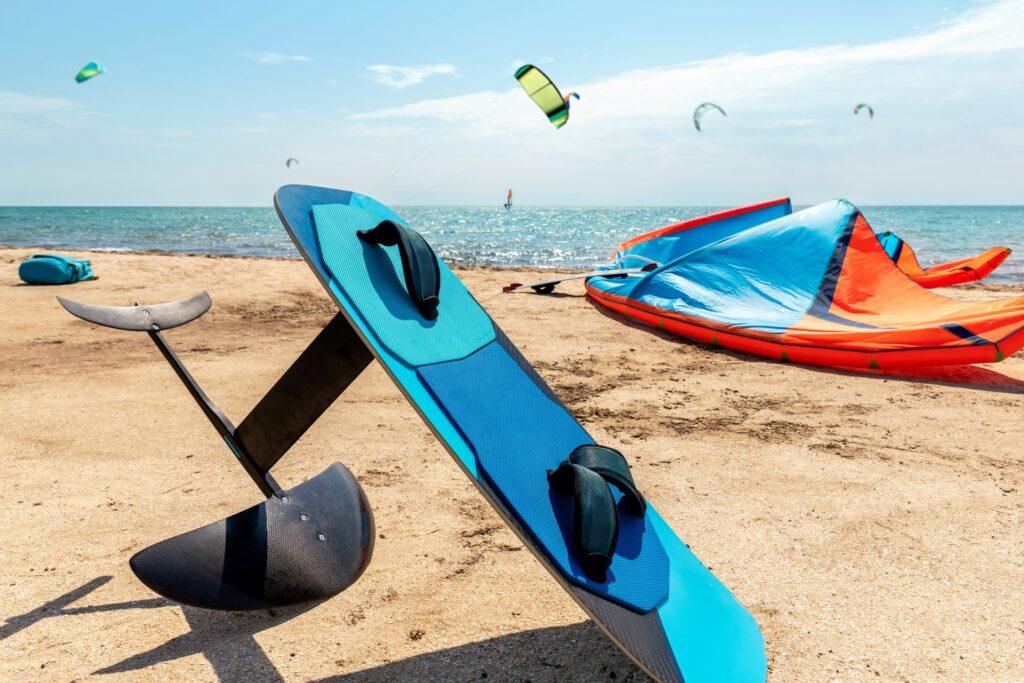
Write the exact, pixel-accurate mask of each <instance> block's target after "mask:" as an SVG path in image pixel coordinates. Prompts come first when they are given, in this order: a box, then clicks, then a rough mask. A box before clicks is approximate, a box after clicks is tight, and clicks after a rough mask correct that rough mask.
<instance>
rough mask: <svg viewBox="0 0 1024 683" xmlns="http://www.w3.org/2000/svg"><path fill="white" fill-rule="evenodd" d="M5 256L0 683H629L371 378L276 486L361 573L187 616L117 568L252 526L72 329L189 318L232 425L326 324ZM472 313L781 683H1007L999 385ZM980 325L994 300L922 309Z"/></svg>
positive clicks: (229, 478) (1016, 464)
mask: <svg viewBox="0 0 1024 683" xmlns="http://www.w3.org/2000/svg"><path fill="white" fill-rule="evenodd" d="M31 253H33V250H25V249H2V250H0V311H2V314H3V316H2V317H3V322H2V324H0V367H2V373H0V463H2V466H3V472H4V480H5V490H6V494H5V496H4V502H3V504H2V505H0V587H2V588H0V590H2V596H3V598H2V600H0V679H4V680H75V679H83V678H87V677H90V676H99V675H111V676H112V677H113V679H114V680H121V679H123V680H217V679H219V680H222V681H237V680H289V681H292V680H295V681H299V680H302V681H305V680H323V679H328V680H330V679H338V680H356V681H378V680H379V681H384V680H395V679H396V678H409V679H419V680H478V679H482V678H485V677H486V678H487V679H488V680H532V681H548V680H558V681H577V680H578V681H593V680H611V679H614V680H616V681H623V680H644V679H645V677H644V675H643V674H642V673H640V672H639V671H638V670H637V669H636V667H635V666H634V665H633V664H632V663H631V662H630V661H629V660H628V659H627V657H626V656H625V655H623V654H622V653H620V652H619V650H618V649H617V648H616V647H615V646H614V645H613V644H612V643H611V642H609V641H607V640H606V639H605V637H604V636H603V635H602V634H601V633H600V632H599V630H598V629H597V628H596V627H595V626H593V625H592V624H590V623H589V621H588V620H587V619H586V617H585V615H584V614H583V613H582V612H581V611H580V610H579V609H578V608H577V607H576V605H575V603H573V601H572V600H571V599H570V598H569V597H568V596H567V595H565V594H564V593H563V591H562V590H561V589H560V588H559V587H558V586H557V585H556V584H555V582H554V581H552V580H551V579H550V577H549V576H548V575H547V573H546V572H545V571H544V570H543V569H542V567H541V566H540V565H539V564H538V563H537V562H536V561H535V560H534V559H533V558H532V557H531V556H530V554H529V553H528V552H527V551H526V550H524V549H523V548H522V546H521V544H520V543H519V541H518V540H517V538H516V537H515V536H514V535H513V534H512V532H511V531H509V530H508V529H506V527H505V526H504V525H503V524H502V522H501V521H500V520H499V518H498V517H497V515H496V514H495V513H494V512H492V510H491V509H490V507H489V506H488V505H487V503H486V502H485V501H484V500H483V499H482V498H481V497H480V496H479V495H478V493H477V492H476V490H475V489H474V488H473V487H472V486H471V484H470V483H469V481H468V480H467V479H466V478H465V477H464V475H463V474H462V473H461V472H460V471H459V469H458V467H456V466H455V464H454V463H453V462H452V461H451V458H450V456H449V455H448V453H447V452H446V451H445V450H444V449H443V448H442V447H441V446H440V445H439V444H438V443H437V442H436V440H435V439H434V437H433V436H432V435H431V434H430V432H429V430H428V429H427V428H426V427H425V426H424V425H423V424H422V423H421V422H420V420H419V418H418V417H417V416H416V414H415V413H414V411H413V409H412V408H411V407H410V406H409V405H408V404H407V403H406V401H405V400H404V399H403V398H402V396H401V395H400V393H399V391H398V390H397V389H396V388H395V387H394V386H393V384H392V383H391V382H390V380H389V379H388V378H387V377H386V375H385V374H384V372H383V371H382V370H381V369H380V368H378V367H376V366H375V365H371V366H370V368H368V369H367V371H365V372H364V373H363V375H362V376H361V377H360V378H359V379H358V380H357V381H356V382H355V383H354V385H353V386H352V387H351V388H350V389H349V391H347V392H346V393H345V394H344V395H343V396H342V398H340V399H339V400H338V401H337V402H336V403H335V405H334V406H333V407H332V408H331V409H330V410H329V411H328V412H327V413H326V414H325V415H324V416H323V417H322V418H321V419H320V420H319V422H317V424H316V425H315V426H314V427H313V428H312V429H311V430H310V431H309V432H308V433H307V434H306V436H305V437H304V438H303V439H302V440H301V441H300V442H299V443H298V444H297V445H296V446H295V448H294V449H293V450H292V451H291V452H290V453H289V454H288V455H287V456H286V457H285V458H284V460H283V461H282V462H281V464H280V465H279V466H278V468H277V469H275V475H276V476H277V479H278V481H280V482H281V483H282V484H284V485H285V486H289V485H293V484H296V483H298V482H300V481H303V480H304V479H306V478H309V477H312V476H314V475H316V474H317V473H319V472H320V471H322V470H323V469H324V468H325V467H326V466H327V465H328V464H330V463H331V462H333V461H335V460H340V461H341V462H343V463H344V464H345V465H347V466H348V467H349V468H350V469H351V470H352V471H353V473H354V474H355V475H356V476H357V477H358V478H359V480H360V481H361V482H362V484H363V486H364V487H365V489H366V492H367V495H368V496H369V499H370V502H371V504H372V506H373V510H374V514H375V516H376V525H377V534H378V538H377V541H376V547H375V552H374V557H373V561H372V563H371V565H370V567H369V569H368V570H367V571H366V573H365V574H364V575H363V576H362V578H361V579H360V580H359V581H358V582H357V583H356V584H355V585H353V586H352V587H350V588H349V589H348V590H346V591H345V592H343V593H342V594H341V595H339V596H337V597H335V598H333V599H331V600H328V601H326V602H324V603H322V604H318V605H315V606H312V607H306V608H304V609H299V610H291V611H289V610H282V611H278V612H275V613H273V614H268V613H259V614H244V613H218V612H209V611H204V610H198V609H193V608H187V607H186V608H182V607H181V606H178V605H175V604H173V603H170V602H168V601H166V600H164V599H162V598H159V597H157V596H155V595H154V594H152V593H151V592H149V591H148V590H147V589H146V588H145V587H144V586H143V585H142V584H141V583H139V582H138V581H137V580H136V579H135V577H134V576H133V575H132V573H131V571H130V569H129V567H128V564H127V561H128V558H129V557H130V556H131V555H132V554H133V553H134V552H136V551H138V550H140V549H142V548H143V547H145V546H148V545H150V544H151V543H154V542H156V541H158V540H162V539H164V538H167V537H168V536H171V535H173V534H175V533H180V532H182V531H185V530H188V529H191V528H194V527H197V526H200V525H203V524H206V523H208V522H212V521H214V520H217V519H220V518H222V517H224V516H226V515H228V514H231V513H233V512H235V511H238V510H240V509H242V508H244V507H247V506H249V505H251V504H253V503H255V502H257V501H258V500H259V498H260V496H259V493H258V491H257V490H256V489H255V487H254V486H253V485H252V484H251V482H250V481H249V480H248V478H247V477H246V476H245V475H244V473H243V472H242V471H241V469H240V468H239V467H237V466H236V465H235V464H234V463H233V462H232V461H231V457H230V454H229V453H228V452H227V450H226V449H225V448H224V445H223V444H222V443H221V442H220V441H219V439H218V438H217V436H216V434H215V432H214V431H213V430H212V429H210V427H209V425H208V423H207V422H206V420H205V418H204V417H203V415H202V414H201V413H200V411H199V410H198V409H197V408H196V407H195V405H194V404H193V403H192V402H191V401H190V400H189V398H188V396H187V394H186V392H185V390H184V388H183V387H182V386H181V384H180V383H179V381H178V379H177V378H176V377H175V376H174V374H173V372H172V371H171V370H170V369H169V368H168V367H167V365H166V364H165V362H164V361H163V359H162V358H161V357H160V355H159V352H158V351H157V350H156V348H154V347H153V345H152V344H150V343H149V341H148V340H147V339H146V338H145V337H144V336H142V335H133V334H129V333H123V332H116V331H113V330H107V329H101V328H96V327H94V326H91V325H89V324H87V323H85V322H82V321H79V320H76V319H73V318H72V317H71V316H69V315H68V314H67V313H66V312H64V311H63V309H61V308H60V306H59V305H58V304H57V302H56V300H55V299H54V296H55V295H56V294H60V295H63V296H68V297H71V298H74V299H77V300H80V301H85V302H90V303H103V304H113V305H126V304H129V303H131V302H132V301H133V300H135V299H136V298H137V299H139V300H141V301H143V302H149V303H156V302H161V301H168V300H172V299H177V298H182V297H185V296H187V295H190V294H193V293H195V292H197V291H201V290H203V289H205V290H207V291H209V292H210V294H211V296H212V297H213V301H214V306H213V308H212V310H211V311H210V312H209V313H208V314H207V315H205V316H204V317H203V318H201V319H200V320H199V321H197V322H195V323H192V324H190V325H188V326H186V327H183V328H180V329H177V330H173V331H170V332H169V333H168V338H169V339H170V341H171V343H172V344H173V345H174V347H175V349H176V350H177V351H178V353H179V355H180V356H181V357H182V359H183V360H184V361H185V363H186V364H187V365H188V366H189V368H190V369H191V370H192V372H193V374H194V375H195V376H196V378H197V379H198V380H199V382H200V383H201V384H202V385H203V387H204V388H205V389H206V391H207V392H208V393H209V394H210V396H211V397H212V398H213V399H214V400H215V401H216V402H217V403H218V404H219V405H220V407H221V408H223V409H224V410H225V412H226V413H227V414H228V415H229V416H230V417H231V418H233V419H234V420H235V421H236V422H238V421H240V420H241V418H242V417H243V416H244V415H245V414H246V413H247V412H248V410H249V409H250V408H251V407H252V406H253V405H254V404H255V402H256V400H257V399H258V398H259V397H260V396H261V395H262V394H263V392H265V391H266V390H267V389H268V388H269V387H270V386H271V384H272V383H273V382H274V381H275V380H276V378H277V377H278V376H279V375H280V373H281V372H283V371H284V369H285V368H286V367H287V366H288V365H289V364H290V362H291V360H292V359H293V358H294V357H295V356H296V355H297V354H298V353H299V351H300V350H301V349H303V348H304V347H305V346H306V344H307V343H308V342H309V341H310V340H311V339H312V338H313V336H314V335H315V334H316V332H317V330H318V329H319V328H320V327H321V326H322V325H323V324H324V323H325V322H326V321H327V320H328V319H330V318H331V317H332V316H333V314H334V312H335V310H336V309H335V308H334V305H333V304H332V303H331V302H330V301H329V300H328V299H327V297H326V296H325V295H324V293H323V291H322V289H321V287H320V285H319V284H318V283H317V281H316V280H315V279H314V277H313V275H312V274H311V272H310V271H309V269H308V268H307V267H306V266H305V264H303V263H302V262H301V261H298V260H283V259H281V260H270V259H237V258H216V257H201V256H167V255H155V254H144V255H140V254H120V253H118V254H113V253H94V254H82V253H75V255H79V256H85V257H88V258H91V259H92V261H93V264H94V269H95V271H96V272H97V273H98V274H99V275H100V279H99V280H97V281H93V282H88V283H82V284H78V285H73V286H67V287H29V286H25V285H22V284H20V282H19V281H18V277H17V263H18V262H19V261H20V260H21V259H22V258H24V257H26V256H28V255H29V254H31ZM459 274H460V275H461V276H462V277H463V279H464V281H465V282H466V284H467V286H468V287H469V288H470V290H472V292H473V293H474V294H475V295H476V297H477V298H478V299H479V300H480V301H481V303H482V304H483V305H484V306H485V307H486V308H487V309H488V310H489V312H490V313H491V314H492V316H493V317H494V319H495V320H496V321H497V322H498V323H499V324H500V325H501V326H502V327H503V328H504V330H505V331H506V332H507V334H508V336H509V337H510V338H511V339H512V340H513V342H515V343H516V344H517V345H518V346H519V348H520V349H521V350H522V351H523V353H524V355H525V356H526V357H527V358H528V359H529V360H530V361H531V362H532V363H533V364H534V365H535V367H536V368H537V370H538V371H539V372H540V374H541V375H542V376H543V377H544V379H545V380H547V381H548V382H549V383H550V384H551V385H552V387H553V388H554V389H555V390H556V392H557V393H558V394H559V395H560V397H561V398H562V400H563V401H564V402H565V403H566V405H567V406H568V407H569V408H570V410H572V411H573V412H574V413H575V415H576V416H577V417H578V418H579V419H580V420H581V422H583V424H584V425H585V426H586V428H587V429H588V430H589V431H590V432H591V434H593V435H594V437H595V438H596V439H597V441H598V442H600V443H605V444H608V445H610V446H615V447H617V448H619V449H620V450H622V451H623V452H624V453H625V454H626V456H627V458H628V459H629V460H630V461H631V463H632V466H633V471H634V474H635V476H636V479H637V482H638V484H639V486H640V488H641V490H642V491H644V492H645V493H646V494H647V496H648V498H649V499H650V500H651V501H653V502H654V503H655V504H656V505H657V507H658V509H659V511H660V512H661V514H662V515H663V516H664V517H665V518H666V519H667V520H668V521H669V522H670V523H671V524H672V526H673V527H674V528H675V529H676V530H677V531H678V532H679V534H680V536H681V537H682V538H683V539H684V540H685V541H686V542H687V543H688V544H689V545H690V547H691V548H692V549H693V551H694V552H695V553H696V554H697V556H698V557H700V558H701V560H702V561H703V562H704V563H705V564H706V565H707V566H708V567H710V568H711V569H712V571H713V572H714V573H715V574H716V575H717V576H718V577H719V578H720V579H721V580H722V581H723V582H724V583H725V585H726V586H728V587H729V588H730V589H731V590H732V591H733V593H734V594H735V595H736V597H737V598H738V599H739V600H740V602H742V603H743V604H744V605H745V606H746V607H747V608H748V609H749V610H750V611H751V612H752V614H753V615H754V617H755V618H756V619H757V621H758V623H759V624H760V626H761V629H762V631H763V633H764V637H765V641H766V648H767V654H768V660H769V669H770V673H769V676H770V678H771V680H775V681H804V680H806V681H822V680H833V679H835V680H897V681H899V680H906V681H922V680H939V679H941V680H1001V681H1010V680H1021V679H1022V678H1024V610H1022V602H1021V600H1022V599H1021V593H1022V591H1024V552H1022V548H1024V463H1022V460H1024V456H1022V455H1021V444H1022V443H1024V420H1022V419H1021V416H1022V415H1024V358H1022V357H1014V358H1010V359H1008V360H1006V361H1004V362H1002V363H999V364H996V365H991V366H973V367H955V368H946V369H935V370H926V371H914V372H909V373H897V374H873V373H863V372H845V371H839V370H823V369H818V368H809V367H802V366H795V365H788V364H781V363H775V362H766V361H764V360H762V359H758V358H754V357H750V356H743V355H740V354H734V353H730V352H727V351H722V350H715V349H712V348H709V347H706V346H703V345H698V344H693V343H690V342H687V341H685V340H681V339H678V338H673V337H670V336H668V335H666V334H664V333H662V332H659V331H657V330H652V329H648V328H644V327H640V326H636V325H632V324H629V323H626V322H624V319H622V318H620V317H618V316H615V315H613V314H610V313H608V312H607V311H605V310H603V309H599V308H597V307H595V306H594V305H592V304H591V303H590V302H588V301H587V300H586V298H584V296H583V285H582V283H581V282H573V283H571V284H568V285H566V286H564V287H563V288H562V289H561V290H560V291H559V293H558V294H557V295H556V296H551V297H540V296H535V295H532V294H528V293H517V294H511V295H503V294H501V293H500V292H501V286H502V285H504V284H507V283H508V282H509V281H511V280H517V281H529V280H530V279H532V278H533V277H535V276H537V273H529V272H522V271H518V272H509V271H508V270H502V269H490V268H488V269H484V268H481V269H471V270H463V271H459ZM945 293H947V294H949V295H952V296H958V297H966V298H973V299H990V298H998V297H1001V296H1012V295H1015V294H1019V293H1020V292H1019V289H1016V288H1009V287H997V286H982V285H978V286H972V287H967V288H961V289H958V290H957V291H955V292H949V291H947V292H945Z"/></svg>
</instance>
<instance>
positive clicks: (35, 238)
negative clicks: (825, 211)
mask: <svg viewBox="0 0 1024 683" xmlns="http://www.w3.org/2000/svg"><path fill="white" fill-rule="evenodd" d="M724 208H729V207H720V206H663V207H541V206H515V207H513V208H512V210H511V211H506V210H505V209H504V208H503V207H501V206H406V207H396V210H397V211H398V213H399V214H400V215H401V216H403V217H404V218H405V219H406V220H408V221H409V222H410V224H411V225H413V226H414V227H415V228H416V229H417V230H419V231H420V232H421V233H422V234H423V235H425V236H426V238H427V239H428V240H429V241H430V243H431V244H432V245H433V246H434V248H435V249H436V250H437V252H438V253H439V254H440V255H441V256H442V257H443V258H444V259H445V260H447V261H448V262H449V263H453V264H461V265H512V266H534V267H541V268H555V269H558V268H588V267H591V266H593V265H596V264H599V263H603V262H605V261H606V260H607V258H608V256H609V255H610V254H611V252H612V251H613V250H614V249H615V246H616V245H618V244H619V243H620V242H622V241H623V240H626V239H628V238H630V237H632V236H635V235H637V234H640V233H642V232H646V231H648V230H653V229H655V228H658V227H661V226H664V225H669V224H671V223H676V222H678V221H681V220H685V219H687V218H693V217H696V216H702V215H705V214H708V213H712V212H714V211H719V210H722V209H724ZM861 210H862V211H863V212H864V215H865V216H866V217H867V219H868V222H870V223H871V225H872V227H873V228H874V229H875V230H876V231H878V232H881V231H883V230H892V231H894V232H896V233H897V234H898V235H900V236H901V237H902V238H903V239H904V240H906V241H907V242H908V243H909V244H910V245H911V246H913V247H914V249H915V251H916V252H917V254H918V258H919V259H920V260H921V262H922V265H925V266H927V265H930V264H934V263H941V262H945V261H952V260H954V259H959V258H964V257H966V256H973V255H974V254H977V253H979V252H981V251H984V250H985V249H987V248H989V247H992V246H1005V247H1010V248H1012V249H1013V250H1014V254H1013V255H1012V256H1011V257H1010V259H1009V260H1008V261H1007V262H1006V263H1005V264H1003V266H1001V267H1000V268H999V269H998V270H996V272H995V273H994V274H993V275H992V276H991V277H990V278H989V281H991V282H1003V283H1013V284H1021V282H1022V274H1024V206H878V207H871V206H866V207H861ZM0 245H7V246H21V247H37V248H40V249H48V250H58V249H101V250H111V251H155V252H172V253H200V254H228V255H235V256H283V257H297V256H298V253H297V252H296V251H295V248H294V247H293V246H292V243H291V240H290V239H289V238H288V235H287V233H286V232H285V231H284V229H283V228H282V227H281V223H280V221H279V220H278V218H277V215H276V213H275V212H274V210H273V209H272V208H269V207H267V208H209V207H187V208H186V207H0ZM1018 260H1021V261H1022V264H1020V265H1018V264H1017V263H1016V262H1017V261H1018Z"/></svg>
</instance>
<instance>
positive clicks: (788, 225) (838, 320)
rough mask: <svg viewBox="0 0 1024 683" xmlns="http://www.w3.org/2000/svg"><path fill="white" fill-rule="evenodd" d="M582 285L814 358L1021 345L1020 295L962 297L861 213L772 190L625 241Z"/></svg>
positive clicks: (663, 319)
mask: <svg viewBox="0 0 1024 683" xmlns="http://www.w3.org/2000/svg"><path fill="white" fill-rule="evenodd" d="M651 262H654V263H656V264H657V266H656V267H655V268H653V269H648V270H641V271H639V272H636V273H632V274H629V275H628V276H627V277H621V276H619V277H614V278H607V277H601V276H600V275H595V276H594V277H591V278H589V279H588V280H587V285H586V286H587V293H588V294H589V296H590V297H591V298H592V299H593V300H594V301H596V302H598V303H600V304H601V305H603V306H607V307H608V308H611V309H613V310H616V311H618V312H620V313H624V314H625V315H628V316H629V317H631V318H634V319H636V320H638V321H640V322H643V323H646V324H648V325H652V326H655V327H660V328H662V329H665V330H668V331H669V332H674V333H676V334H679V335H682V336H686V337H690V338H693V339H696V340H698V341H702V342H707V343H710V344H715V345H720V346H724V347H727V348H730V349H735V350H737V351H744V352H748V353H754V354H758V355H761V356H767V357H769V358H775V359H778V360H783V361H793V362H797V363H808V364H812V365H829V366H844V367H856V368H891V367H912V366H932V365H951V364H962V363H990V362H994V361H999V360H1002V359H1003V358H1005V357H1006V356H1009V355H1011V354H1013V353H1016V352H1017V351H1018V350H1020V349H1021V347H1024V298H1021V297H1019V298H1013V299H1003V300H999V301H985V302H966V301H957V300H954V299H949V298H946V297H943V296H940V295H938V294H936V293H934V292H930V291H928V290H927V289H925V288H923V287H922V286H921V285H919V284H918V283H916V282H914V281H913V280H912V279H910V278H909V277H908V276H907V275H906V274H905V273H903V272H902V271H901V270H900V269H899V268H897V267H896V265H895V264H894V263H893V261H892V259H891V258H890V257H889V255H888V254H887V253H886V251H885V249H884V248H883V246H882V244H881V242H880V241H879V238H878V236H877V235H876V234H875V233H874V231H873V230H872V229H871V226H870V225H868V222H867V220H866V219H865V218H864V216H863V215H862V214H861V212H860V211H859V210H858V209H857V207H855V206H853V205H852V204H850V203H849V202H847V201H844V200H837V201H833V202H829V203H826V204H821V205H819V206H815V207H812V208H809V209H805V210H803V211H799V212H797V213H793V212H792V208H791V205H790V202H789V200H788V199H778V200H775V201H771V202H766V203H763V204H756V205H753V206H748V207H745V208H740V209H733V210H730V211H724V212H721V213H717V214H713V215H710V216H704V217H702V218H696V219H693V220H689V221H685V222H683V223H679V224H677V225H671V226H668V227H666V228H662V229H660V230H655V231H654V232H650V233H647V234H645V235H640V236H639V237H635V238H633V239H631V240H629V241H627V242H625V243H623V244H622V245H621V246H620V248H619V250H618V252H616V254H615V256H614V258H613V261H612V263H610V264H609V265H608V266H607V267H608V269H609V270H613V271H617V272H621V271H622V270H623V269H626V268H629V267H631V266H636V265H643V264H649V263H651Z"/></svg>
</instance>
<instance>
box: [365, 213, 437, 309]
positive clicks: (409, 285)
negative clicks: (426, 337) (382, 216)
mask: <svg viewBox="0 0 1024 683" xmlns="http://www.w3.org/2000/svg"><path fill="white" fill-rule="evenodd" d="M356 235H358V236H359V239H361V240H363V241H364V242H369V243H370V244H379V245H381V246H384V247H395V246H397V247H398V254H399V255H400V256H401V257H402V271H403V273H404V274H405V288H406V291H408V292H409V297H410V298H412V301H413V303H414V304H416V308H418V309H419V311H420V314H422V315H423V317H424V318H426V319H427V320H434V319H436V318H437V305H438V303H439V299H438V294H439V293H440V290H441V269H440V268H439V267H438V265H437V256H435V255H434V250H433V249H431V248H430V244H428V243H427V241H426V240H425V239H423V236H422V235H420V234H419V233H418V232H416V231H415V230H411V229H409V228H406V227H405V226H402V225H399V224H398V223H395V222H393V221H381V222H380V223H378V224H377V227H375V228H373V229H372V230H360V231H359V232H357V233H356Z"/></svg>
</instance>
